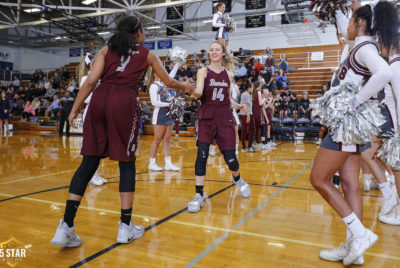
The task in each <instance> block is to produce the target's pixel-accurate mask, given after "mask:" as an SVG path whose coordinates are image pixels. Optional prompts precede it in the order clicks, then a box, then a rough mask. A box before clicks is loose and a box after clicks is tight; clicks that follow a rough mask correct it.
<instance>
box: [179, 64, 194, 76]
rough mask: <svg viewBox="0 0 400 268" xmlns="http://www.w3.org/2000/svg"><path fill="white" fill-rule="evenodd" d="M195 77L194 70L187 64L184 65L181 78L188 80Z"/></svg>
mask: <svg viewBox="0 0 400 268" xmlns="http://www.w3.org/2000/svg"><path fill="white" fill-rule="evenodd" d="M193 75H194V73H193V71H192V69H191V68H190V67H188V65H187V64H184V65H183V66H182V68H181V76H183V77H185V80H186V79H187V78H192V77H193Z"/></svg>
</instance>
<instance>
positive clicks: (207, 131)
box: [196, 107, 236, 152]
mask: <svg viewBox="0 0 400 268" xmlns="http://www.w3.org/2000/svg"><path fill="white" fill-rule="evenodd" d="M196 138H197V142H206V143H209V144H212V143H213V141H214V140H215V141H216V143H217V145H218V148H219V150H220V151H221V152H224V151H229V150H235V148H236V147H235V145H236V133H235V120H234V119H233V114H232V111H231V110H230V108H229V107H227V108H219V109H211V108H210V109H209V108H207V107H202V108H199V109H198V112H197V119H196Z"/></svg>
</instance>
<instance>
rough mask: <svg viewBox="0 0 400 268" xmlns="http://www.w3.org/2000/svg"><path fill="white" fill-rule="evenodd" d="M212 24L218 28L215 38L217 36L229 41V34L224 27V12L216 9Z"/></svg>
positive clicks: (216, 38)
mask: <svg viewBox="0 0 400 268" xmlns="http://www.w3.org/2000/svg"><path fill="white" fill-rule="evenodd" d="M212 26H213V27H215V28H218V30H217V35H216V36H215V40H218V38H224V39H225V40H226V41H229V34H228V31H227V30H226V27H225V23H224V14H222V12H220V11H218V12H217V13H215V14H214V16H213V20H212Z"/></svg>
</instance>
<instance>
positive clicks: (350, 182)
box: [310, 2, 392, 266]
mask: <svg viewBox="0 0 400 268" xmlns="http://www.w3.org/2000/svg"><path fill="white" fill-rule="evenodd" d="M384 3H386V2H384ZM372 14H373V12H372V10H371V6H370V5H365V6H363V7H360V8H359V9H357V10H356V11H355V12H354V14H353V16H352V18H351V21H350V24H349V27H348V38H349V40H354V41H355V42H354V45H355V46H354V48H353V49H352V50H351V52H350V53H349V55H348V57H347V59H346V60H344V61H343V63H342V65H341V67H340V68H339V72H338V78H339V79H340V80H342V81H343V82H351V83H354V84H358V83H359V82H361V81H366V79H368V78H369V80H368V82H366V84H365V85H364V86H363V88H362V90H361V91H360V93H359V94H358V95H357V97H356V98H355V99H354V100H353V101H352V106H353V107H354V109H356V108H357V107H358V105H359V104H360V103H363V102H365V101H367V100H368V99H370V98H371V97H372V96H374V95H375V94H376V93H377V92H378V91H379V90H380V89H381V88H383V87H384V86H385V85H386V84H387V83H388V82H389V80H390V79H391V77H392V71H391V69H390V67H389V66H388V64H387V63H386V62H385V61H384V60H383V58H381V57H380V55H379V53H378V49H377V47H376V45H375V43H374V42H373V41H374V37H373V36H371V35H372V33H373V29H372V27H371V22H372ZM369 146H370V145H369V144H366V145H355V144H341V143H335V142H333V141H332V137H331V135H326V136H325V138H324V140H323V142H322V144H321V147H320V148H319V150H318V152H317V155H316V157H315V161H314V166H313V168H312V171H311V176H310V181H311V184H312V185H313V187H314V188H315V189H316V190H317V191H318V192H319V193H320V194H321V196H322V197H323V198H324V199H325V200H326V201H327V202H328V203H329V204H330V205H331V206H332V208H333V209H334V210H335V211H336V212H337V213H338V214H339V216H340V217H341V218H342V219H343V221H344V223H345V224H346V226H347V229H348V234H347V238H348V239H347V241H346V244H342V245H341V246H340V247H339V248H335V249H333V250H324V251H321V252H320V257H321V258H323V259H330V260H335V261H340V260H343V263H344V265H345V266H347V265H350V264H352V263H356V264H362V263H363V262H364V260H363V258H362V256H363V253H364V252H365V251H366V250H367V249H368V248H370V247H372V246H373V245H374V244H375V243H376V241H377V240H378V236H377V235H376V234H374V233H373V232H372V231H371V230H369V229H366V228H365V227H364V225H363V224H362V223H361V219H362V199H361V193H360V189H359V184H358V176H359V171H360V154H359V152H363V151H365V150H366V149H368V148H369ZM337 170H339V172H340V177H341V178H343V182H342V189H343V192H344V197H343V196H342V195H341V194H340V192H339V191H338V189H336V188H335V187H334V186H333V184H332V183H331V178H332V177H333V175H334V174H335V172H336V171H337Z"/></svg>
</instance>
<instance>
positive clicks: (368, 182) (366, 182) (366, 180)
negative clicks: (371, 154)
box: [363, 176, 372, 192]
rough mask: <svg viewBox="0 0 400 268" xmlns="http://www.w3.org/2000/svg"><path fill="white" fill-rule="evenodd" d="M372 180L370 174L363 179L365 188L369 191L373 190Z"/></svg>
mask: <svg viewBox="0 0 400 268" xmlns="http://www.w3.org/2000/svg"><path fill="white" fill-rule="evenodd" d="M371 181H372V179H371V177H370V176H369V177H364V179H363V190H364V191H365V192H369V191H371V190H372V186H371Z"/></svg>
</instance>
